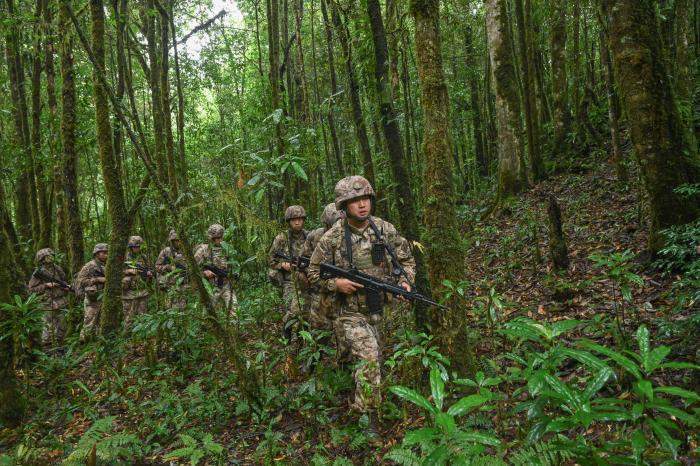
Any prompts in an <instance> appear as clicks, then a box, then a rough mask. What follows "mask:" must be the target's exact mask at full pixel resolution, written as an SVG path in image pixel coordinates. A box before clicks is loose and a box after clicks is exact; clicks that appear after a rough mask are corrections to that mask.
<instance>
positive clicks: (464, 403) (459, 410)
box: [447, 395, 488, 416]
mask: <svg viewBox="0 0 700 466" xmlns="http://www.w3.org/2000/svg"><path fill="white" fill-rule="evenodd" d="M487 401H488V399H487V398H486V397H485V396H482V395H469V396H466V397H464V398H462V399H461V400H459V401H458V402H457V403H455V404H453V405H452V406H450V407H449V408H448V410H447V414H450V415H452V416H461V415H463V414H466V413H468V412H469V411H471V410H472V409H474V408H476V407H477V406H481V405H482V404H484V403H486V402H487Z"/></svg>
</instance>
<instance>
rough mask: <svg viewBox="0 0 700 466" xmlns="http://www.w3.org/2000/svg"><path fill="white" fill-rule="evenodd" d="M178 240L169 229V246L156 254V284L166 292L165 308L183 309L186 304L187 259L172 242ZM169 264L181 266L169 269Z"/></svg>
mask: <svg viewBox="0 0 700 466" xmlns="http://www.w3.org/2000/svg"><path fill="white" fill-rule="evenodd" d="M176 240H178V237H177V233H176V232H175V230H171V231H170V234H169V235H168V241H170V246H166V247H165V248H163V250H162V251H160V254H158V259H157V260H156V272H157V273H158V285H160V287H161V288H162V289H164V290H167V292H168V294H167V297H166V300H165V306H166V307H167V308H174V309H183V308H184V307H185V305H186V304H187V290H189V283H188V281H187V276H186V275H187V261H186V260H185V255H184V254H183V253H182V251H181V250H179V249H176V248H175V246H174V245H173V242H174V241H176ZM171 265H178V266H181V267H182V268H176V269H175V270H173V271H171V270H170V266H171Z"/></svg>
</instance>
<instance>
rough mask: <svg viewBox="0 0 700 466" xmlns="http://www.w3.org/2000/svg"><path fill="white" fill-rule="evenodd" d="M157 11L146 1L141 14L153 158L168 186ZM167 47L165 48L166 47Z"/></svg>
mask: <svg viewBox="0 0 700 466" xmlns="http://www.w3.org/2000/svg"><path fill="white" fill-rule="evenodd" d="M156 17H157V10H156V7H155V0H146V2H145V4H144V10H143V13H142V18H143V23H144V29H145V36H146V43H147V50H148V66H149V69H150V75H149V84H150V88H151V114H152V116H153V140H154V142H155V150H154V153H155V158H156V165H157V166H158V176H159V177H160V180H161V181H163V182H165V183H166V184H169V181H170V180H169V172H168V168H169V165H168V162H167V157H166V154H165V133H164V128H163V125H164V123H163V112H164V110H163V97H162V92H163V89H162V83H161V80H160V79H161V65H162V63H161V57H160V56H159V55H158V42H157V40H158V39H157V38H158V35H156V33H157V31H158V28H157V27H156ZM166 47H167V46H166Z"/></svg>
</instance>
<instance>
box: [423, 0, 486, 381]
mask: <svg viewBox="0 0 700 466" xmlns="http://www.w3.org/2000/svg"><path fill="white" fill-rule="evenodd" d="M411 10H412V13H413V17H414V18H415V21H416V34H415V40H416V58H417V60H418V77H419V80H420V88H421V103H422V107H423V125H424V126H423V127H424V129H423V131H424V133H423V156H424V157H425V183H426V186H425V197H426V200H427V201H426V205H425V215H424V222H425V226H426V237H425V239H424V240H425V244H426V245H427V261H426V262H427V265H428V272H429V276H430V285H431V288H432V289H433V290H440V291H444V286H443V285H442V283H443V281H444V280H458V279H459V277H460V276H461V272H462V269H463V264H464V252H463V250H462V248H461V243H462V241H461V235H460V233H459V229H458V226H457V216H456V213H455V188H454V181H453V173H452V172H453V168H454V166H453V163H452V157H451V154H452V139H451V135H450V118H449V108H450V102H449V97H448V94H447V84H446V83H445V76H444V72H443V68H442V50H441V48H442V45H441V43H440V14H439V12H440V6H439V1H438V0H413V1H412V2H411ZM431 324H432V325H431V326H432V331H433V333H434V334H435V335H436V336H437V341H438V344H439V345H440V350H441V351H440V352H441V353H442V354H443V355H445V356H447V357H448V358H449V360H450V362H451V368H452V369H454V370H456V371H457V373H459V374H462V375H468V374H471V373H473V371H474V368H475V361H474V354H473V352H472V349H471V345H470V343H469V334H468V328H469V327H468V324H467V322H466V314H465V313H464V312H463V311H462V309H461V308H460V307H459V306H458V305H457V303H456V302H453V303H452V305H451V306H450V310H449V311H447V312H439V311H438V312H434V313H433V314H432V315H431Z"/></svg>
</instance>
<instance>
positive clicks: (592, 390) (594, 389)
mask: <svg viewBox="0 0 700 466" xmlns="http://www.w3.org/2000/svg"><path fill="white" fill-rule="evenodd" d="M612 375H613V371H612V369H610V368H609V367H606V368H605V369H602V370H601V371H599V372H598V373H597V374H596V375H595V376H594V377H593V378H592V379H591V380H590V381H589V382H588V385H586V389H585V390H584V391H583V395H582V396H581V399H583V400H590V399H591V398H593V396H594V395H595V394H596V393H598V392H599V391H600V389H601V388H603V385H605V383H606V382H607V381H608V379H609V378H610V377H611V376H612Z"/></svg>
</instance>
